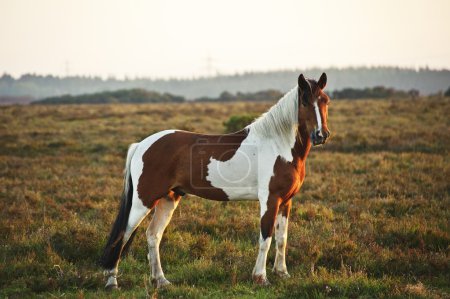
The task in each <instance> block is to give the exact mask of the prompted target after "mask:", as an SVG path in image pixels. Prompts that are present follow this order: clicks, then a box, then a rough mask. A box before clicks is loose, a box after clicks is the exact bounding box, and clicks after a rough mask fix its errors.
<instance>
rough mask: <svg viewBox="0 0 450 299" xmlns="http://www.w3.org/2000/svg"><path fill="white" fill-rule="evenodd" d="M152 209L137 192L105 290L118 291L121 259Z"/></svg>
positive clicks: (107, 274)
mask: <svg viewBox="0 0 450 299" xmlns="http://www.w3.org/2000/svg"><path fill="white" fill-rule="evenodd" d="M152 203H153V204H156V203H157V200H154V201H153V202H152ZM151 208H153V206H151V207H150V208H148V207H146V206H144V205H143V203H142V200H141V199H140V198H139V197H138V195H137V192H134V193H133V199H132V206H131V210H130V214H129V216H128V222H127V226H126V229H125V231H124V232H123V236H122V237H121V238H120V239H119V240H118V241H119V244H118V245H117V246H120V247H119V249H118V250H117V252H116V254H115V256H114V263H113V264H114V267H113V268H112V269H108V270H106V271H105V275H106V276H107V282H106V286H105V288H106V289H107V290H111V289H116V288H117V287H118V284H117V273H118V267H119V262H120V257H121V256H122V255H123V254H124V252H126V251H127V247H128V246H130V243H131V241H132V236H133V233H134V232H135V230H136V228H137V227H138V226H139V224H140V223H141V222H142V220H143V219H144V218H145V216H147V215H148V213H149V212H150V210H151Z"/></svg>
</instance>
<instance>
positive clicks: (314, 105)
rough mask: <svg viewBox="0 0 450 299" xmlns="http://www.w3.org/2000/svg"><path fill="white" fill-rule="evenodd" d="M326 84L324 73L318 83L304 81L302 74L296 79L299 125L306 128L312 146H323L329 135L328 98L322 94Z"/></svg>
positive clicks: (308, 80)
mask: <svg viewBox="0 0 450 299" xmlns="http://www.w3.org/2000/svg"><path fill="white" fill-rule="evenodd" d="M326 84H327V75H326V74H325V73H323V74H322V76H320V79H319V81H315V80H311V79H306V78H305V77H304V76H303V74H301V75H300V76H299V77H298V91H299V92H298V95H299V96H298V100H299V105H298V106H299V112H298V117H299V125H301V126H305V127H306V129H307V131H308V133H309V135H310V137H311V142H312V144H313V145H320V144H324V143H325V142H326V141H327V139H328V137H330V134H331V133H330V131H329V130H328V126H327V118H328V103H329V102H330V98H329V97H328V95H326V94H325V93H324V92H323V89H324V88H325V85H326Z"/></svg>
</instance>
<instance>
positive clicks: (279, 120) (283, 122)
mask: <svg viewBox="0 0 450 299" xmlns="http://www.w3.org/2000/svg"><path fill="white" fill-rule="evenodd" d="M247 128H248V129H249V130H250V131H252V132H254V133H256V134H257V135H258V136H261V137H264V138H269V139H278V141H279V142H281V144H280V145H283V146H290V147H291V146H292V145H293V144H291V143H292V136H294V138H295V135H296V133H297V129H298V86H296V87H295V88H293V89H291V90H290V91H288V92H287V93H286V94H285V95H284V96H283V97H282V98H281V99H280V100H279V101H278V102H277V103H276V104H275V105H273V106H272V107H270V109H269V110H268V111H267V112H266V113H264V114H262V115H261V116H260V117H258V118H257V119H256V120H255V121H254V122H253V123H251V124H250V125H248V126H247Z"/></svg>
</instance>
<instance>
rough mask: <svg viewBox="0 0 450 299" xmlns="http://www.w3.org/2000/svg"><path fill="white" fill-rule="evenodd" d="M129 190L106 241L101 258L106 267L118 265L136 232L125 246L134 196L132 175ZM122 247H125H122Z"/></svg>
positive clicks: (124, 195) (124, 194)
mask: <svg viewBox="0 0 450 299" xmlns="http://www.w3.org/2000/svg"><path fill="white" fill-rule="evenodd" d="M128 187H129V188H128V192H126V193H125V192H124V193H123V194H122V202H121V203H120V210H119V214H118V215H117V218H116V221H115V222H114V225H113V227H112V229H111V233H110V235H109V239H108V242H107V243H106V246H105V249H104V251H103V256H102V259H101V264H102V266H103V267H104V268H105V269H113V268H115V267H116V264H117V261H118V260H119V258H120V256H121V255H122V254H123V253H125V251H126V250H127V249H128V247H129V244H130V243H131V242H132V240H133V236H134V232H133V234H132V235H131V237H130V238H129V239H128V242H127V244H126V245H125V247H124V244H123V237H124V234H125V230H126V228H127V224H128V216H129V215H130V210H131V203H132V198H133V183H132V181H131V176H130V177H129V178H128ZM122 247H124V248H123V249H122Z"/></svg>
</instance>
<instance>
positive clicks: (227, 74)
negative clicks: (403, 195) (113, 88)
mask: <svg viewBox="0 0 450 299" xmlns="http://www.w3.org/2000/svg"><path fill="white" fill-rule="evenodd" d="M382 68H385V69H387V68H392V69H401V70H413V71H416V72H418V71H421V70H429V71H450V68H447V67H442V68H438V67H430V66H428V65H425V66H416V67H413V66H401V65H353V66H352V65H349V66H327V67H320V66H310V67H305V68H300V67H295V68H276V69H267V70H245V71H236V72H223V73H222V72H219V71H217V72H216V74H213V75H204V74H202V75H191V76H179V77H177V76H161V77H155V76H151V75H142V76H140V75H134V76H132V75H128V74H124V75H119V74H108V75H99V74H87V73H85V74H79V73H78V74H66V75H64V74H52V73H38V72H25V73H21V74H20V75H12V74H11V73H8V71H3V72H2V75H1V76H0V78H1V77H4V76H5V75H6V76H10V77H12V78H14V79H15V80H19V79H21V78H22V77H24V76H26V75H32V76H37V77H49V76H50V77H55V78H60V79H66V78H100V79H102V80H117V81H127V80H152V81H158V80H164V81H169V80H202V79H213V78H218V77H233V76H244V75H248V74H267V73H276V72H296V71H297V72H298V71H300V72H306V71H317V70H338V71H339V70H347V69H382Z"/></svg>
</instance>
